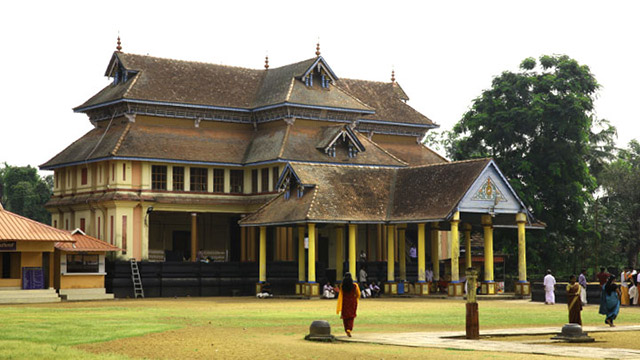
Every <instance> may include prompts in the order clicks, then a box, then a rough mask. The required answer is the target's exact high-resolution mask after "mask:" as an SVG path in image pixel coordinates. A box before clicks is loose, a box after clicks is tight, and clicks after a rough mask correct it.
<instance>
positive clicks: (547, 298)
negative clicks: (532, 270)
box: [544, 270, 556, 305]
mask: <svg viewBox="0 0 640 360" xmlns="http://www.w3.org/2000/svg"><path fill="white" fill-rule="evenodd" d="M555 286H556V278H554V277H553V275H551V270H547V275H546V276H545V277H544V303H545V304H547V305H553V304H555V303H556V293H555V292H554V289H555Z"/></svg>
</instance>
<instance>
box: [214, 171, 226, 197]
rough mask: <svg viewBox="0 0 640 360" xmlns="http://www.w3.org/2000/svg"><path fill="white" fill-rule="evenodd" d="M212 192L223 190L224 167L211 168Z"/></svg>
mask: <svg viewBox="0 0 640 360" xmlns="http://www.w3.org/2000/svg"><path fill="white" fill-rule="evenodd" d="M213 192H215V193H222V192H224V169H213Z"/></svg>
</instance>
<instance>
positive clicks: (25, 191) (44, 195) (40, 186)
mask: <svg viewBox="0 0 640 360" xmlns="http://www.w3.org/2000/svg"><path fill="white" fill-rule="evenodd" d="M52 193H53V176H51V175H48V176H46V177H41V176H40V175H38V171H37V170H36V168H33V167H31V166H11V165H8V164H6V163H5V164H4V167H3V168H0V201H1V202H2V205H3V206H4V208H5V209H7V210H9V211H11V212H14V213H16V214H19V215H22V216H25V217H28V218H30V219H33V220H36V221H39V222H41V223H45V224H49V223H50V222H51V214H49V212H48V211H47V210H46V209H45V208H44V204H46V202H47V201H49V199H50V198H51V195H52Z"/></svg>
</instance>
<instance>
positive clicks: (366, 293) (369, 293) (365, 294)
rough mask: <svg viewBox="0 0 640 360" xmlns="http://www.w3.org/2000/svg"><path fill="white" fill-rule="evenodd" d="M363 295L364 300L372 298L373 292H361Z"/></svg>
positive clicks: (367, 290) (365, 290) (366, 290)
mask: <svg viewBox="0 0 640 360" xmlns="http://www.w3.org/2000/svg"><path fill="white" fill-rule="evenodd" d="M361 293H362V297H363V298H368V297H371V290H369V289H364V290H362V291H361Z"/></svg>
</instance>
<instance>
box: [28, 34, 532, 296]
mask: <svg viewBox="0 0 640 360" xmlns="http://www.w3.org/2000/svg"><path fill="white" fill-rule="evenodd" d="M105 76H107V77H109V78H110V79H112V82H111V83H110V84H109V85H108V86H106V87H105V88H104V89H102V90H100V91H99V92H98V93H97V94H95V95H94V96H92V97H91V98H89V99H88V100H87V101H85V102H84V103H83V104H81V105H79V106H78V107H76V108H75V109H74V111H76V112H81V113H85V114H86V115H87V116H88V118H89V121H90V122H91V124H92V125H93V129H92V130H91V131H89V132H88V133H86V134H85V135H84V136H82V137H81V138H79V139H78V140H76V141H75V142H74V143H72V144H71V145H69V146H68V147H67V148H66V149H64V150H62V151H61V152H60V153H59V154H57V155H55V156H54V157H53V158H52V159H50V160H49V161H47V162H46V163H44V164H42V165H41V166H40V168H41V169H43V170H53V171H54V195H53V197H52V198H51V200H50V201H49V202H48V204H47V209H48V210H49V211H50V212H51V214H52V225H53V226H54V227H56V228H59V229H65V230H71V229H75V228H79V229H80V230H81V231H82V232H83V233H86V234H87V235H90V236H93V237H95V238H98V239H102V240H104V241H106V242H107V243H109V244H111V245H113V246H115V247H117V248H118V249H119V250H120V251H116V252H115V253H114V254H115V255H114V256H113V258H114V260H115V259H121V260H126V259H129V258H134V259H137V260H139V261H149V262H153V261H156V262H165V263H168V262H180V261H192V262H193V261H196V260H202V259H207V260H209V261H213V262H214V263H252V264H254V265H255V267H256V268H257V269H259V276H258V277H257V278H255V279H253V281H254V282H257V283H258V287H257V290H260V288H261V285H260V284H264V283H266V282H267V281H268V268H267V262H269V263H276V262H289V263H295V264H296V266H297V274H296V275H297V278H298V282H297V284H295V291H297V292H298V293H306V294H308V295H316V294H317V285H314V284H317V280H319V279H316V275H315V273H316V263H321V264H323V265H322V269H321V271H323V272H324V274H323V278H325V277H326V276H327V275H326V274H327V273H331V274H333V278H334V279H338V280H339V279H340V278H341V276H342V273H343V272H344V271H346V270H351V271H352V272H355V270H356V260H355V259H356V258H355V256H356V255H355V254H356V253H360V252H364V253H365V254H366V256H367V257H368V261H370V262H386V263H387V269H386V279H384V280H386V281H387V284H388V286H387V291H388V292H390V293H394V292H397V291H398V290H397V285H398V284H404V282H405V281H406V280H409V279H408V278H407V274H406V273H407V270H406V268H407V266H406V264H405V260H406V259H405V256H404V253H405V251H406V248H407V247H408V246H409V244H415V245H416V246H417V248H418V250H417V252H418V256H417V257H418V264H417V268H416V269H417V270H416V279H415V282H417V283H418V284H423V283H424V281H425V279H424V273H425V268H426V266H427V260H425V259H426V257H428V258H429V260H430V262H431V264H435V266H433V267H434V272H435V276H436V279H439V268H440V266H439V264H440V262H441V260H443V259H442V258H443V256H442V254H441V251H440V250H441V249H442V248H443V247H444V248H446V249H448V251H447V252H448V255H449V257H448V258H450V259H451V271H450V279H449V280H450V283H451V286H450V289H449V293H450V295H454V296H457V295H460V294H461V292H462V284H461V283H460V282H459V273H460V271H459V269H458V260H457V257H458V256H459V254H460V246H459V235H458V234H459V232H458V231H459V230H458V227H460V229H461V230H462V233H464V235H465V237H464V238H465V239H469V238H470V233H471V230H472V228H475V229H477V230H482V231H483V232H484V234H485V249H484V250H485V265H486V266H485V283H484V285H483V286H484V287H483V291H484V292H485V293H493V292H494V291H495V290H494V285H493V264H492V259H493V256H492V254H493V251H492V244H493V243H492V237H491V234H492V228H493V226H504V227H513V228H514V229H515V228H518V232H517V234H518V235H517V237H516V236H515V235H514V238H517V239H518V240H517V241H518V243H519V246H520V252H521V254H520V256H519V259H520V267H521V269H520V273H521V274H520V280H519V281H520V284H525V285H524V288H523V285H520V290H519V291H520V293H523V294H528V291H529V290H528V283H527V282H526V264H525V262H524V261H525V243H524V241H525V238H524V236H525V233H524V231H525V227H531V226H532V225H533V224H534V222H535V220H534V218H533V216H532V214H530V213H529V211H528V210H527V207H526V206H525V205H524V204H523V203H522V202H521V201H520V200H519V198H518V196H517V194H515V192H514V191H513V189H512V188H511V187H510V186H509V183H508V182H507V180H506V179H505V178H504V176H502V174H501V173H500V170H499V169H498V167H497V166H496V164H495V162H493V161H492V160H491V159H483V160H474V161H463V162H448V161H447V160H446V159H444V158H443V157H441V156H439V155H438V154H436V153H435V152H433V151H432V150H430V149H429V148H427V147H426V146H425V145H424V144H423V143H422V142H421V141H422V139H423V138H424V136H425V134H426V132H427V131H428V130H430V129H433V128H437V127H438V125H436V124H435V123H434V122H433V121H431V120H430V119H429V118H427V117H426V116H424V115H422V114H421V113H419V112H418V111H416V110H415V109H413V108H412V107H411V106H410V105H409V104H408V101H409V97H408V96H407V94H406V93H405V92H404V91H403V90H402V87H401V86H400V85H399V84H398V82H396V79H395V74H393V73H392V77H391V81H390V82H375V81H367V80H353V79H347V78H342V77H338V75H337V74H336V73H334V71H333V70H332V68H331V67H330V66H329V64H328V62H327V61H326V60H325V59H324V58H323V57H322V56H321V55H320V49H319V45H318V47H317V48H316V56H314V57H312V58H310V59H308V60H304V61H300V62H297V63H294V64H289V65H285V66H281V67H273V68H272V67H270V65H269V59H268V58H266V59H265V64H264V68H263V69H246V68H240V67H232V66H226V65H217V64H210V63H201V62H193V61H181V60H173V59H163V58H157V57H152V56H148V55H135V54H129V53H125V52H123V51H122V49H121V47H120V45H119V44H118V48H117V51H116V52H114V54H113V56H112V57H111V59H110V61H109V63H108V66H107V69H106V72H105ZM515 233H516V232H515V231H514V234H515ZM409 237H412V239H409ZM466 241H467V243H468V240H466ZM427 242H428V243H427ZM443 242H444V243H446V244H444V245H443ZM427 245H428V246H427ZM427 247H428V248H429V249H427ZM399 254H400V255H399ZM467 254H468V255H469V256H470V255H471V252H470V251H468V253H467ZM445 255H447V254H445ZM467 263H470V261H468V262H467ZM345 264H347V265H345ZM345 266H346V267H347V268H348V269H347V268H345ZM396 266H399V270H398V271H397V272H396V271H395V267H396ZM414 266H415V265H414ZM381 280H382V279H381ZM293 287H294V284H291V289H292V291H293ZM417 288H419V292H420V293H423V294H426V293H428V292H429V290H430V289H429V287H428V286H426V285H425V286H423V285H419V286H417ZM523 289H524V290H523Z"/></svg>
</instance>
